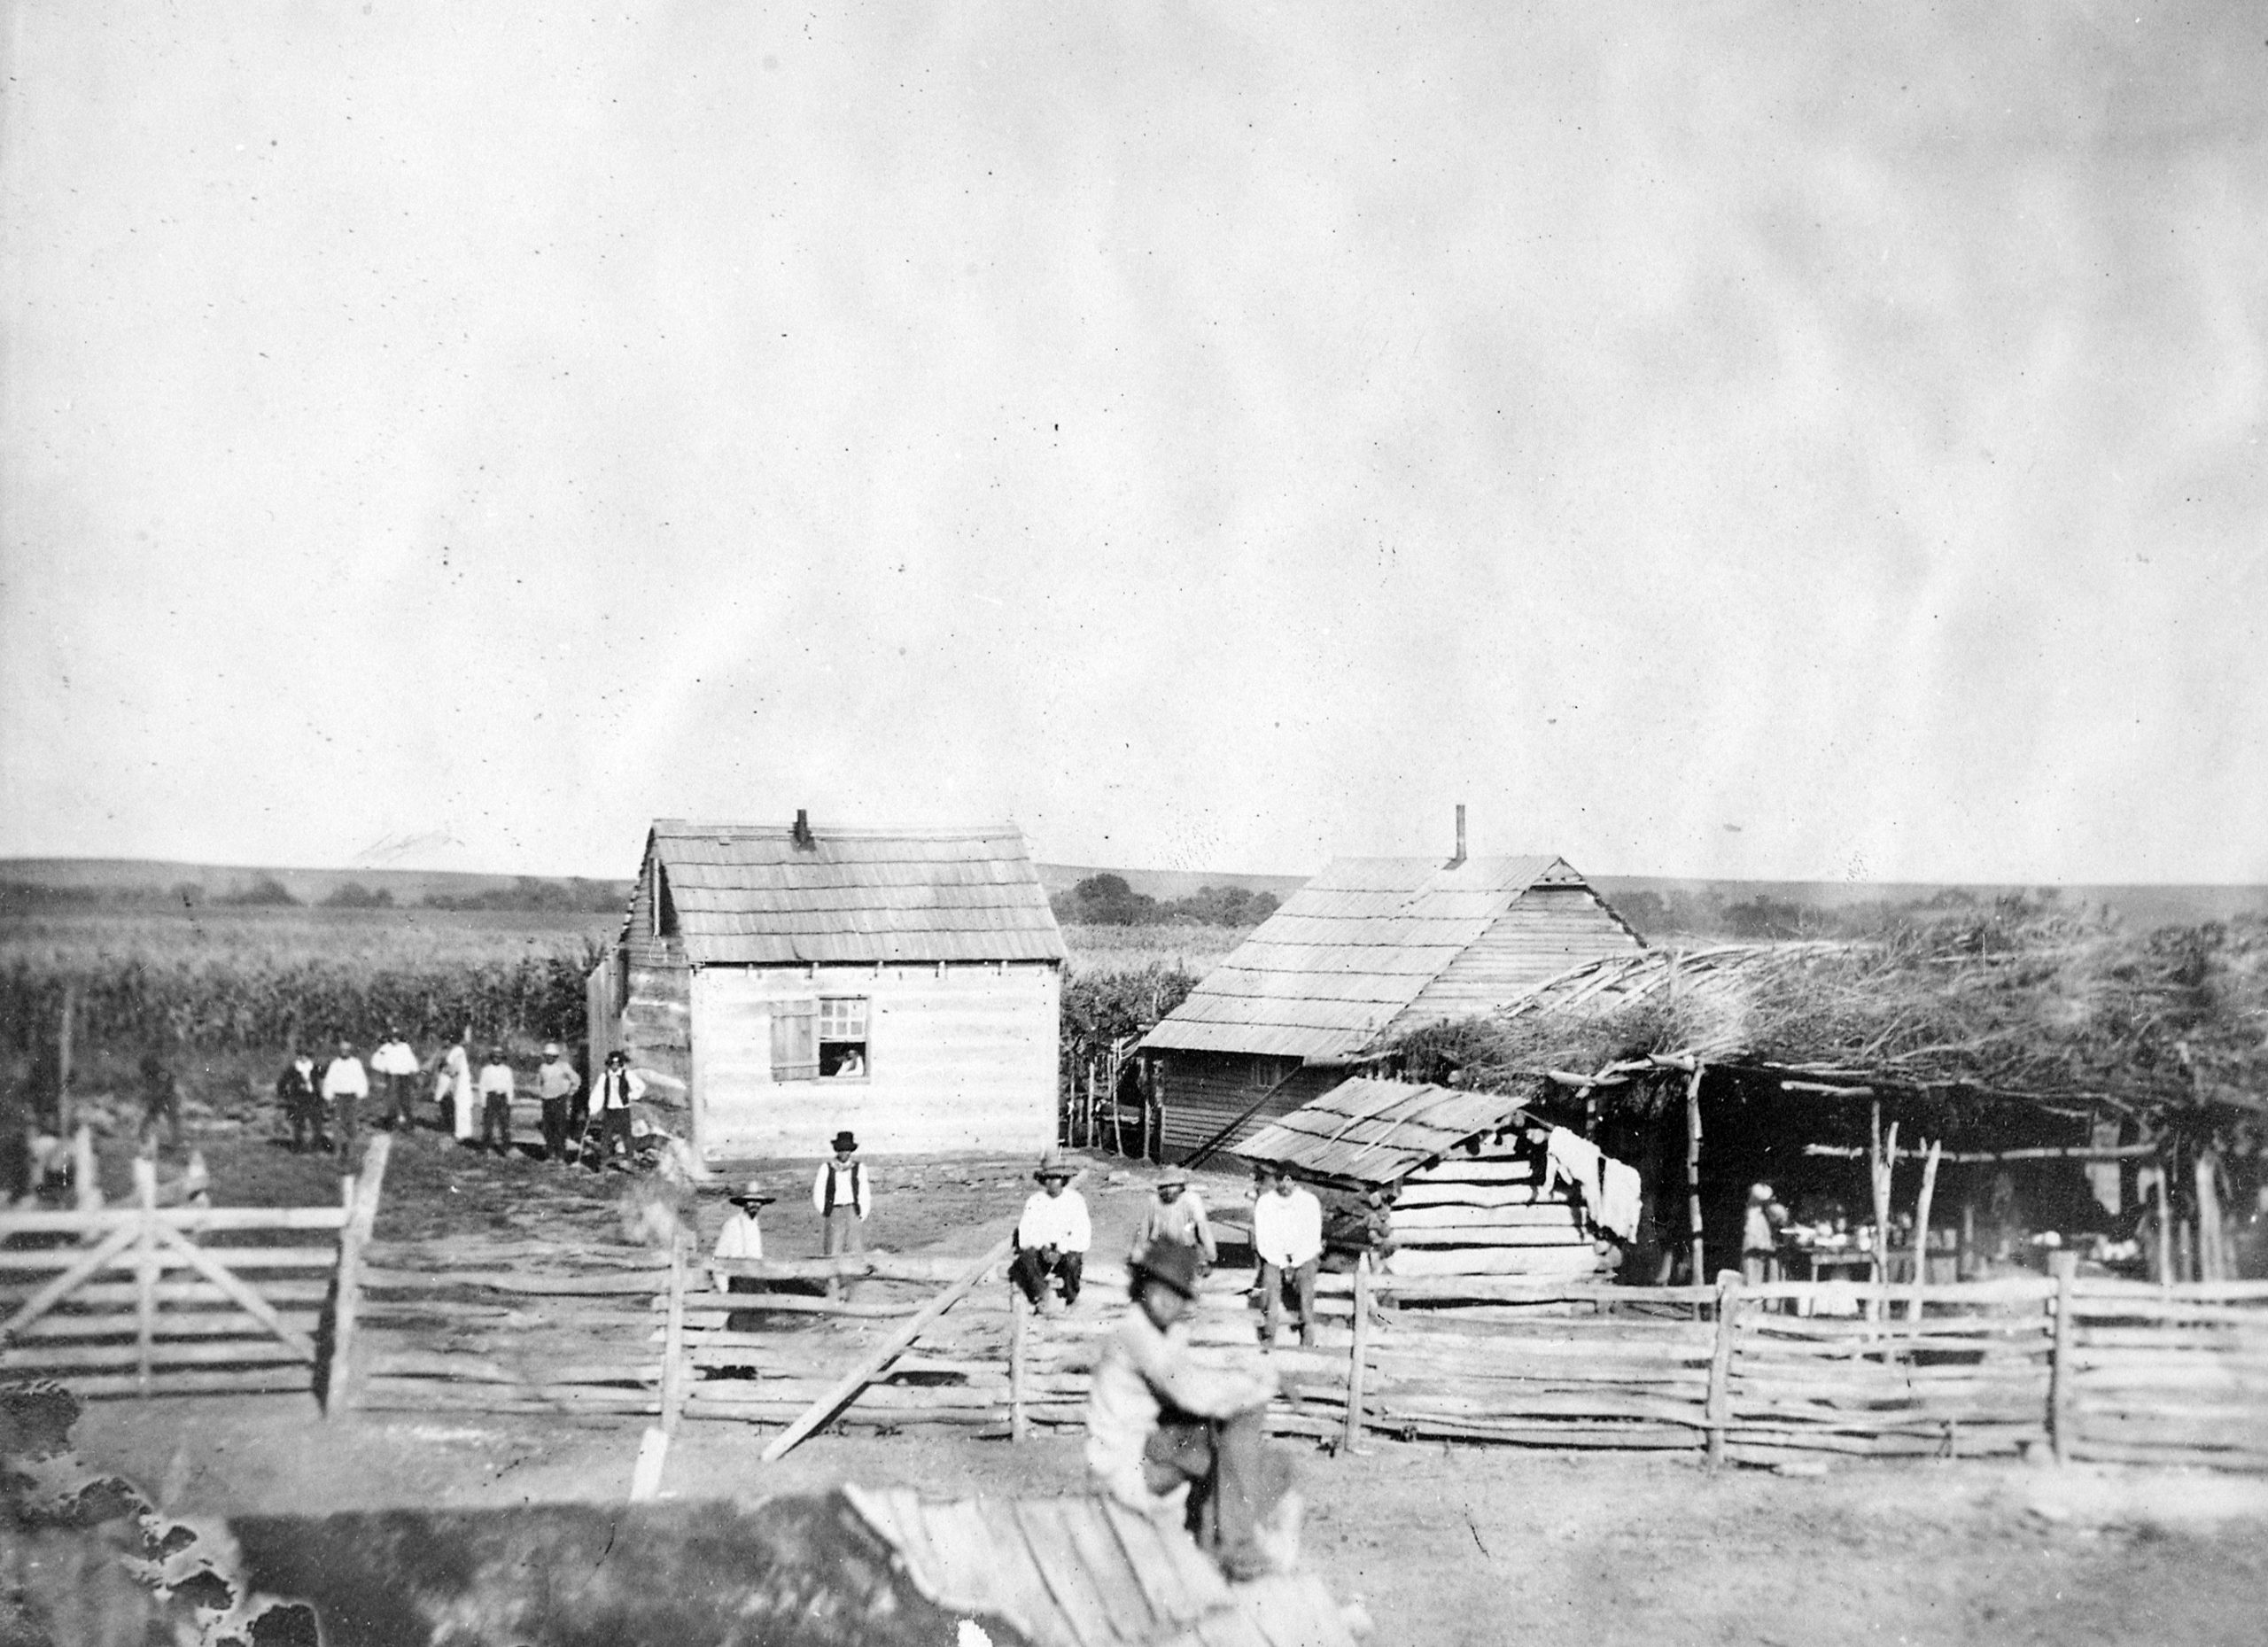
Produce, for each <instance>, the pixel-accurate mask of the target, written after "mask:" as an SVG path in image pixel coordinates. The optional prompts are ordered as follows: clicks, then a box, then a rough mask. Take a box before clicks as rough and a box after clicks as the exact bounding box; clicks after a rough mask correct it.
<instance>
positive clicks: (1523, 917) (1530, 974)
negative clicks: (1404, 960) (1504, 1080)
mask: <svg viewBox="0 0 2268 1647" xmlns="http://www.w3.org/2000/svg"><path fill="white" fill-rule="evenodd" d="M1644 947H1645V946H1644V945H1643V944H1641V943H1640V942H1639V941H1638V940H1637V939H1636V938H1635V937H1634V936H1632V935H1631V932H1630V929H1629V928H1627V927H1625V926H1624V925H1623V924H1622V923H1621V922H1620V921H1618V920H1616V919H1615V917H1614V915H1613V913H1612V912H1611V911H1610V910H1609V909H1608V908H1607V906H1606V905H1605V903H1604V901H1602V900H1601V898H1600V897H1599V896H1598V894H1597V893H1596V892H1594V891H1592V890H1590V888H1588V886H1584V885H1581V884H1580V883H1578V884H1574V885H1560V886H1552V885H1548V884H1541V883H1540V884H1538V885H1536V886H1533V887H1530V888H1529V889H1528V890H1526V892H1524V893H1522V894H1521V895H1520V897H1519V898H1518V900H1517V901H1516V902H1515V903H1514V904H1513V905H1512V906H1511V908H1510V909H1508V910H1506V911H1505V912H1504V913H1503V914H1502V915H1499V916H1498V917H1497V918H1496V920H1495V922H1494V923H1493V924H1491V925H1490V927H1489V928H1488V930H1487V931H1486V932H1484V933H1482V934H1481V936H1480V939H1479V940H1478V941H1477V942H1475V943H1474V944H1472V945H1471V947H1469V948H1467V949H1466V950H1465V951H1464V953H1462V954H1460V955H1459V956H1458V957H1457V958H1456V959H1455V960H1453V961H1451V962H1450V963H1449V966H1448V967H1446V968H1445V969H1443V971H1442V973H1441V976H1439V977H1437V978H1435V979H1434V980H1433V982H1432V983H1429V984H1427V985H1426V986H1425V988H1424V989H1423V990H1421V991H1418V993H1417V999H1416V1000H1414V1001H1412V1002H1410V1005H1409V1006H1407V1007H1405V1008H1403V1009H1402V1013H1401V1014H1399V1015H1398V1016H1396V1017H1395V1019H1394V1022H1393V1023H1392V1024H1390V1025H1388V1026H1387V1030H1386V1033H1387V1034H1388V1035H1399V1034H1402V1033H1403V1032H1404V1031H1406V1030H1409V1029H1415V1028H1416V1027H1417V1025H1419V1024H1421V1023H1429V1022H1433V1021H1435V1020H1437V1019H1442V1018H1467V1017H1471V1016H1472V1015H1473V1014H1477V1013H1485V1012H1490V1011H1493V1010H1494V1009H1495V1008H1496V1007H1498V1006H1503V1005H1504V1004H1505V1003H1506V1002H1507V1001H1511V1000H1513V999H1515V998H1518V997H1519V996H1521V995H1523V994H1525V993H1526V991H1529V990H1532V989H1534V987H1535V986H1536V985H1537V984H1539V983H1542V982H1543V981H1544V980H1545V979H1547V978H1550V977H1554V976H1557V975H1558V974H1560V973H1563V972H1565V971H1566V970H1567V968H1568V967H1573V966H1576V965H1579V964H1580V963H1581V962H1583V961H1586V960H1593V959H1596V958H1598V957H1599V956H1601V955H1619V954H1622V953H1625V952H1630V951H1635V950H1639V949H1643V948H1644Z"/></svg>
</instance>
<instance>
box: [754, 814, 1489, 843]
mask: <svg viewBox="0 0 2268 1647" xmlns="http://www.w3.org/2000/svg"><path fill="white" fill-rule="evenodd" d="M1459 812H1460V815H1462V812H1463V809H1462V808H1460V809H1459ZM788 839H790V840H792V841H793V842H795V843H796V851H801V852H812V851H818V850H819V839H818V837H817V836H815V835H812V815H811V813H809V812H806V811H804V808H802V807H800V806H798V807H797V808H796V827H795V828H794V829H793V830H791V831H790V832H789V834H788Z"/></svg>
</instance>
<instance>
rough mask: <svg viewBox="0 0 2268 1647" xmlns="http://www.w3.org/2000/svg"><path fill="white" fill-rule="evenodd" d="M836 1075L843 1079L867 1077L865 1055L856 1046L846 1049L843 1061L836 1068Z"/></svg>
mask: <svg viewBox="0 0 2268 1647" xmlns="http://www.w3.org/2000/svg"><path fill="white" fill-rule="evenodd" d="M835 1074H836V1075H837V1076H843V1077H849V1076H863V1075H865V1074H866V1057H865V1055H864V1054H863V1053H860V1052H859V1051H858V1048H857V1047H855V1046H846V1047H844V1048H843V1059H842V1061H841V1062H839V1063H837V1064H836V1065H835Z"/></svg>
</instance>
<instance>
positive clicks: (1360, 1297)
mask: <svg viewBox="0 0 2268 1647" xmlns="http://www.w3.org/2000/svg"><path fill="white" fill-rule="evenodd" d="M1370 1362H1371V1255H1370V1254H1368V1253H1361V1254H1357V1255H1355V1348H1354V1351H1353V1354H1352V1355H1351V1356H1349V1357H1348V1363H1347V1428H1346V1431H1345V1432H1344V1433H1342V1434H1341V1435H1340V1440H1339V1450H1340V1451H1341V1452H1342V1453H1360V1452H1361V1451H1362V1450H1363V1382H1364V1379H1363V1375H1364V1374H1365V1373H1366V1372H1367V1371H1369V1370H1370Z"/></svg>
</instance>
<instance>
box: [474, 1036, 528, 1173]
mask: <svg viewBox="0 0 2268 1647" xmlns="http://www.w3.org/2000/svg"><path fill="white" fill-rule="evenodd" d="M518 1085H519V1082H518V1080H517V1077H516V1076H514V1075H513V1074H512V1066H511V1065H509V1064H508V1063H506V1062H505V1061H504V1049H503V1048H502V1047H501V1046H492V1047H490V1048H489V1049H488V1061H487V1062H486V1063H485V1064H483V1065H481V1066H480V1146H481V1147H482V1148H483V1149H485V1148H487V1147H488V1141H489V1139H490V1138H494V1139H495V1141H496V1153H497V1154H500V1155H509V1154H511V1153H512V1093H513V1092H514V1091H515V1090H516V1089H517V1087H518Z"/></svg>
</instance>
